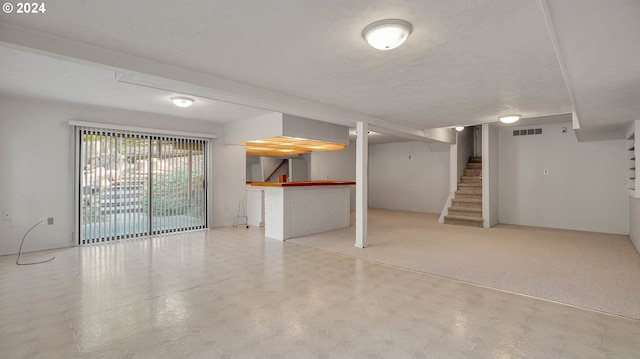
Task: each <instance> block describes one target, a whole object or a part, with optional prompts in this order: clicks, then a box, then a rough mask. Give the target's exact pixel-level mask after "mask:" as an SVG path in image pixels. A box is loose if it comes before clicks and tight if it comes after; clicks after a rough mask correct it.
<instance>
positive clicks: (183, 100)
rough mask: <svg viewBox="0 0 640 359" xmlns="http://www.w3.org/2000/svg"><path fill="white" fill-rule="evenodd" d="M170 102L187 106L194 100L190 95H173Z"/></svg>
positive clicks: (179, 105)
mask: <svg viewBox="0 0 640 359" xmlns="http://www.w3.org/2000/svg"><path fill="white" fill-rule="evenodd" d="M171 102H173V104H174V105H176V106H178V107H189V106H191V105H193V103H194V102H195V100H194V99H192V98H191V97H184V96H175V97H172V98H171Z"/></svg>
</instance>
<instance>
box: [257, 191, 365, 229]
mask: <svg viewBox="0 0 640 359" xmlns="http://www.w3.org/2000/svg"><path fill="white" fill-rule="evenodd" d="M354 184H355V182H353V181H333V180H320V181H298V182H253V183H251V186H256V187H264V201H265V202H264V209H265V211H264V212H265V213H264V215H265V224H264V233H265V237H267V238H273V239H278V240H281V241H284V240H287V239H289V238H295V237H300V236H305V235H309V234H314V233H321V232H326V231H330V230H334V229H340V228H346V227H349V225H350V224H351V220H350V209H351V204H350V195H349V193H350V190H349V186H352V185H354Z"/></svg>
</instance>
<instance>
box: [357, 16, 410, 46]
mask: <svg viewBox="0 0 640 359" xmlns="http://www.w3.org/2000/svg"><path fill="white" fill-rule="evenodd" d="M411 31H413V26H411V24H409V23H408V22H406V21H404V20H398V19H387V20H380V21H376V22H374V23H372V24H370V25H368V26H367V27H365V28H364V30H362V37H364V39H365V40H367V42H368V43H369V45H371V46H372V47H373V48H375V49H378V50H391V49H395V48H396V47H398V46H400V45H402V43H404V42H405V41H406V40H407V38H408V37H409V34H411Z"/></svg>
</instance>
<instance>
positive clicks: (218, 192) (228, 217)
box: [209, 131, 247, 227]
mask: <svg viewBox="0 0 640 359" xmlns="http://www.w3.org/2000/svg"><path fill="white" fill-rule="evenodd" d="M212 172H213V173H212V175H211V178H210V180H209V182H210V183H212V184H213V186H210V188H211V187H212V189H213V196H210V198H211V199H212V202H210V204H209V214H210V215H209V218H210V221H211V220H212V222H210V223H212V226H211V227H228V226H231V225H233V222H234V221H235V219H236V216H238V209H239V206H240V204H239V203H240V201H242V202H243V203H244V204H246V203H247V191H246V173H245V172H246V149H245V146H239V145H227V144H225V142H224V133H222V131H220V132H218V139H217V140H215V141H213V171H212ZM212 211H213V213H211V212H212Z"/></svg>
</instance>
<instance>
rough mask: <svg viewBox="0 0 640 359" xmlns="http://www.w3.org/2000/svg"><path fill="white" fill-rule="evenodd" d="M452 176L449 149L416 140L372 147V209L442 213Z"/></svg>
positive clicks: (370, 163)
mask: <svg viewBox="0 0 640 359" xmlns="http://www.w3.org/2000/svg"><path fill="white" fill-rule="evenodd" d="M409 157H410V158H409ZM449 178H450V175H449V151H448V150H447V151H437V152H433V151H431V149H430V148H429V144H428V143H425V142H417V141H411V142H398V143H386V144H376V145H370V146H369V207H370V208H386V209H393V210H401V211H414V212H427V213H440V212H441V210H442V207H443V206H444V204H445V202H446V200H447V197H448V195H449Z"/></svg>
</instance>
